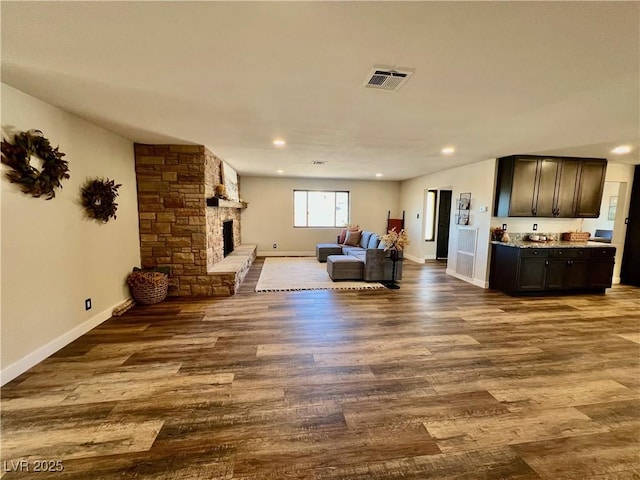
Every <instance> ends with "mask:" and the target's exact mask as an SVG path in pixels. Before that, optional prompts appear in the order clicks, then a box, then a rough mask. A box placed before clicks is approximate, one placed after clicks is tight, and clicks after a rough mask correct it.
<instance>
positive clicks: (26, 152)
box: [2, 130, 69, 200]
mask: <svg viewBox="0 0 640 480" xmlns="http://www.w3.org/2000/svg"><path fill="white" fill-rule="evenodd" d="M13 142H14V144H13V145H12V144H10V143H9V142H5V141H3V142H2V163H4V164H5V165H7V166H9V167H11V168H12V169H13V170H12V171H10V172H7V178H8V179H9V180H10V181H11V182H13V183H17V184H19V185H20V189H21V190H22V192H23V193H28V194H29V195H31V196H32V197H40V196H42V195H45V196H46V197H47V200H51V199H52V198H53V197H55V196H56V192H55V188H62V183H60V181H61V180H63V179H67V178H69V162H67V161H66V160H63V159H62V157H64V155H65V154H64V153H62V152H60V151H58V148H59V147H56V148H53V147H51V143H50V142H49V140H48V139H46V138H45V137H44V135H43V134H42V132H41V131H40V130H29V131H28V132H20V133H17V134H16V135H15V136H14V137H13ZM32 155H34V156H36V157H39V158H40V159H41V160H42V170H38V169H37V168H34V167H33V166H32V165H31V163H30V162H29V161H30V158H31V156H32Z"/></svg>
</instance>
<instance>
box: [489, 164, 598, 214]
mask: <svg viewBox="0 0 640 480" xmlns="http://www.w3.org/2000/svg"><path fill="white" fill-rule="evenodd" d="M606 170H607V161H606V160H604V159H601V158H573V157H540V156H535V155H513V156H510V157H504V158H500V159H498V181H497V184H496V203H495V209H494V215H495V216H497V217H557V218H577V217H582V218H587V217H598V216H599V215H600V203H601V201H602V191H603V188H604V177H605V173H606Z"/></svg>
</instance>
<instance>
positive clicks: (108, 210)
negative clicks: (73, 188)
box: [82, 178, 122, 223]
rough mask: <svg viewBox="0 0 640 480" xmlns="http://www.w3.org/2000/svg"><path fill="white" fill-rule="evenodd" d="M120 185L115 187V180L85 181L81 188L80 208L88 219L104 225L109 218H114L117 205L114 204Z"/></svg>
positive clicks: (97, 179) (98, 179)
mask: <svg viewBox="0 0 640 480" xmlns="http://www.w3.org/2000/svg"><path fill="white" fill-rule="evenodd" d="M121 186H122V185H120V184H118V185H116V182H115V180H109V179H108V178H107V179H106V180H103V179H101V178H96V179H94V180H87V181H86V182H85V184H84V186H83V187H82V206H83V207H84V208H85V210H86V212H87V215H88V216H89V217H90V218H95V219H96V220H101V221H103V222H105V223H107V222H108V221H109V219H110V218H111V217H113V218H114V219H115V218H116V210H118V204H117V203H115V200H116V197H117V196H118V189H119V188H120V187H121Z"/></svg>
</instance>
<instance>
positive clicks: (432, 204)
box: [424, 190, 438, 242]
mask: <svg viewBox="0 0 640 480" xmlns="http://www.w3.org/2000/svg"><path fill="white" fill-rule="evenodd" d="M437 195H438V191H437V190H428V191H427V202H426V206H425V212H424V213H425V222H424V239H425V241H427V242H433V241H434V240H435V238H436V199H437Z"/></svg>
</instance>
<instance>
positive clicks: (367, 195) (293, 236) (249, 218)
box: [240, 176, 402, 256]
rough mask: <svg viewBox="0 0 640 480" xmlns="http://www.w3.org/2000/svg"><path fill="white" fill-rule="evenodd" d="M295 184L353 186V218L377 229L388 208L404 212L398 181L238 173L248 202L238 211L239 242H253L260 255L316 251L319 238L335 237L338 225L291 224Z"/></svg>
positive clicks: (326, 240) (307, 187)
mask: <svg viewBox="0 0 640 480" xmlns="http://www.w3.org/2000/svg"><path fill="white" fill-rule="evenodd" d="M294 189H299V190H347V191H349V192H351V195H350V202H351V217H350V218H351V223H352V224H358V225H360V227H361V228H362V229H364V230H370V231H373V232H377V233H380V234H382V233H384V232H385V229H386V226H387V212H388V211H389V210H390V211H391V217H392V218H400V216H401V215H402V210H401V209H399V203H398V199H399V194H400V182H386V181H361V180H330V179H309V178H282V177H248V176H242V177H241V179H240V196H241V197H242V199H243V200H244V201H246V202H249V206H248V207H247V208H246V209H245V210H243V212H242V243H257V244H258V255H264V256H273V255H314V254H315V245H316V244H317V243H330V242H335V239H336V236H337V235H338V234H339V233H340V229H339V228H294V227H293V190H294ZM274 243H276V244H277V245H278V248H277V249H273V248H272V245H273V244H274Z"/></svg>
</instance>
